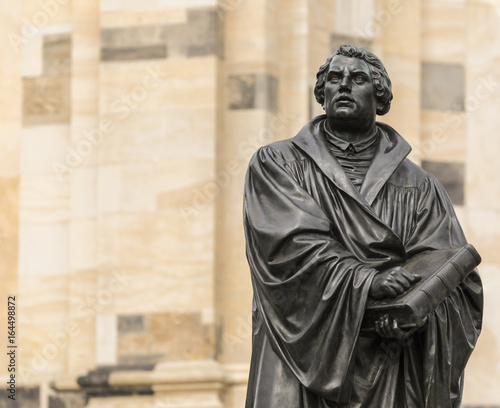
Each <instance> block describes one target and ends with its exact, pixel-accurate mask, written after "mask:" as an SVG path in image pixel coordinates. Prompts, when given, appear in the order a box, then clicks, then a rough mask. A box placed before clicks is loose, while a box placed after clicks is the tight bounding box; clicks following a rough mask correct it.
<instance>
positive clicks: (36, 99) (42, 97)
mask: <svg viewBox="0 0 500 408" xmlns="http://www.w3.org/2000/svg"><path fill="white" fill-rule="evenodd" d="M69 120H70V79H69V77H68V76H53V77H40V78H23V124H24V125H25V126H31V125H39V124H49V123H69Z"/></svg>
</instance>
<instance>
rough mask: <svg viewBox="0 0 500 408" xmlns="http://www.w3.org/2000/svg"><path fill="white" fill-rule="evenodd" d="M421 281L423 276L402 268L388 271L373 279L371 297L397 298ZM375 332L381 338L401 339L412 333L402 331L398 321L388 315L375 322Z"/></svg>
mask: <svg viewBox="0 0 500 408" xmlns="http://www.w3.org/2000/svg"><path fill="white" fill-rule="evenodd" d="M420 279H421V276H419V275H414V274H412V273H410V272H408V271H407V270H406V269H404V268H402V267H400V266H398V267H395V268H391V269H388V270H387V271H384V272H381V273H378V274H377V275H376V276H375V277H374V278H373V281H372V285H371V287H370V297H371V298H373V299H384V298H387V297H390V298H395V297H396V296H399V295H401V294H402V293H404V292H406V291H407V290H408V289H410V288H411V287H412V286H413V285H414V284H415V283H417V282H418V281H420ZM375 330H376V331H377V333H378V334H379V335H380V336H381V337H386V338H399V339H403V338H406V337H408V336H409V335H410V334H411V332H412V331H404V330H402V329H400V328H399V327H398V322H397V321H396V319H392V318H390V317H389V316H388V315H385V316H383V317H381V318H380V319H379V320H377V321H376V322H375Z"/></svg>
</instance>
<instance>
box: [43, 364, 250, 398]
mask: <svg viewBox="0 0 500 408" xmlns="http://www.w3.org/2000/svg"><path fill="white" fill-rule="evenodd" d="M247 379H248V365H244V364H241V365H240V364H233V365H223V364H221V363H219V362H217V361H214V360H197V361H180V362H162V363H158V364H156V365H155V366H147V367H146V366H137V367H130V366H114V367H113V366H110V367H101V368H97V369H96V370H92V371H90V372H89V373H88V374H87V375H85V376H81V377H78V378H74V377H67V378H61V379H58V380H56V381H54V382H53V383H52V384H51V387H52V388H53V389H54V390H55V391H58V392H61V391H64V392H68V391H75V392H86V390H88V391H90V392H91V394H94V393H95V392H96V391H97V390H98V389H99V388H100V389H101V390H102V391H105V390H106V389H108V390H109V391H110V392H111V393H112V394H114V395H116V393H117V392H119V390H120V389H123V392H126V393H127V394H129V393H130V392H131V391H133V390H134V389H137V391H138V392H140V391H142V392H143V391H144V389H145V388H144V387H151V389H152V390H153V391H160V390H161V391H177V390H178V391H183V390H200V391H201V390H219V389H222V388H224V387H227V386H232V385H244V384H246V382H247Z"/></svg>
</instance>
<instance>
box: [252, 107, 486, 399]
mask: <svg viewBox="0 0 500 408" xmlns="http://www.w3.org/2000/svg"><path fill="white" fill-rule="evenodd" d="M325 120H326V116H324V115H323V116H319V117H317V118H315V119H313V120H312V121H311V122H310V123H309V124H308V125H306V126H305V127H304V128H303V129H302V130H301V131H300V132H299V134H298V135H297V136H296V137H294V138H292V139H289V140H284V141H280V142H276V143H273V144H271V145H269V146H265V147H262V148H261V149H259V150H258V151H257V153H256V154H255V155H254V156H253V158H252V160H251V161H250V165H249V168H248V172H247V176H246V182H245V195H244V225H245V236H246V242H247V258H248V262H249V265H250V270H251V276H252V285H253V290H254V302H253V339H252V360H251V367H250V377H249V384H248V391H247V400H246V408H319V407H322V408H333V407H356V408H358V407H359V408H361V407H381V408H391V407H394V408H400V407H401V408H403V407H408V408H421V407H422V408H424V407H425V408H431V407H437V408H447V407H453V408H455V407H459V406H460V400H461V386H462V385H461V379H462V375H463V371H464V368H465V364H466V362H467V360H468V358H469V356H470V354H471V352H472V350H473V349H474V345H475V343H476V340H477V338H478V336H479V332H480V329H481V319H482V288H481V282H480V279H479V275H478V274H477V271H474V272H473V273H471V274H470V275H469V277H468V278H467V279H466V280H465V281H464V282H463V283H462V284H461V285H460V286H459V287H458V288H457V289H456V290H455V291H453V292H452V294H451V295H450V296H449V297H448V298H447V299H446V300H445V301H444V302H442V303H441V304H440V305H439V306H438V308H437V309H436V310H435V311H434V312H433V313H431V315H429V317H428V319H427V322H426V325H425V326H424V327H423V328H421V329H420V330H419V331H417V332H416V333H414V334H413V335H411V336H410V337H409V338H408V339H406V340H405V341H404V342H403V341H398V340H395V339H384V338H381V337H380V336H378V335H377V334H376V333H365V332H362V331H360V326H361V321H362V318H363V314H364V310H365V305H366V302H367V299H368V292H369V289H370V285H371V282H372V280H373V277H374V275H375V274H376V273H378V271H384V270H386V269H388V268H391V267H394V266H398V265H401V264H402V263H403V262H404V261H405V260H406V259H407V258H409V257H411V256H413V255H415V254H417V253H419V252H422V251H425V250H429V249H443V248H452V247H457V246H461V245H465V244H466V240H465V237H464V234H463V232H462V230H461V228H460V225H459V223H458V221H457V218H456V216H455V213H454V210H453V207H452V205H451V203H450V201H449V198H448V196H447V194H446V192H445V191H444V189H443V187H442V186H441V185H440V183H439V182H438V181H437V180H436V179H435V178H434V177H433V176H432V175H430V174H429V173H427V172H425V171H424V170H423V169H421V168H420V167H418V166H417V165H415V164H413V163H412V162H411V161H410V160H408V159H407V158H406V156H407V155H408V153H409V152H410V150H411V149H410V146H409V145H408V143H407V142H406V141H405V140H404V139H403V138H402V137H401V136H400V135H399V134H398V133H397V132H396V131H395V130H394V129H392V128H391V127H389V126H388V125H386V124H383V123H377V128H378V132H379V133H380V140H379V145H378V148H377V151H376V153H375V156H374V158H373V160H372V163H371V164H370V167H369V169H368V172H367V174H366V176H365V179H364V181H363V184H362V185H361V188H360V190H358V189H357V188H355V187H354V185H353V184H352V183H351V181H350V180H349V178H348V177H347V176H346V174H345V172H344V171H343V169H342V167H341V166H340V164H339V162H338V161H337V160H336V159H335V157H334V156H333V155H332V153H331V151H330V149H329V147H328V145H327V142H326V140H325V134H324V124H325Z"/></svg>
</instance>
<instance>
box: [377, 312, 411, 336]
mask: <svg viewBox="0 0 500 408" xmlns="http://www.w3.org/2000/svg"><path fill="white" fill-rule="evenodd" d="M375 330H376V332H377V333H378V335H379V336H380V337H385V338H389V339H406V338H407V337H409V336H410V335H411V334H413V333H414V332H415V330H416V328H413V329H411V330H403V329H400V328H399V327H398V321H397V320H396V319H393V318H392V317H389V315H384V316H382V317H381V318H380V319H378V320H377V321H376V322H375Z"/></svg>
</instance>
